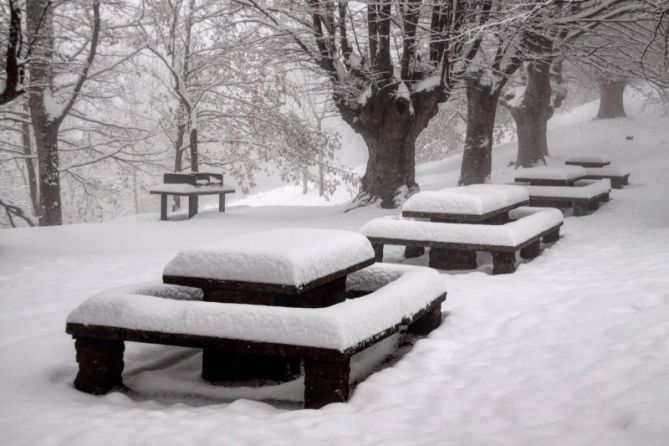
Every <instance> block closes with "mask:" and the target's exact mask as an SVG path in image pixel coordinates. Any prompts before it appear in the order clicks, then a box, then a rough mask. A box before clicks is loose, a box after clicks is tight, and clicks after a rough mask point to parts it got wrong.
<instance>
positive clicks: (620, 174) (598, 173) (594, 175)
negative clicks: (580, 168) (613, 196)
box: [585, 167, 630, 189]
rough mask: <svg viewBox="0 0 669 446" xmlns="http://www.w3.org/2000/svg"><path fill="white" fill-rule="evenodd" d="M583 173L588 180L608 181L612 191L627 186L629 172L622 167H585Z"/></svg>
mask: <svg viewBox="0 0 669 446" xmlns="http://www.w3.org/2000/svg"><path fill="white" fill-rule="evenodd" d="M585 172H586V175H585V178H586V179H588V180H602V179H608V180H610V181H611V187H612V188H614V189H622V188H623V186H626V185H628V184H629V177H630V172H629V170H627V169H625V168H623V167H586V168H585Z"/></svg>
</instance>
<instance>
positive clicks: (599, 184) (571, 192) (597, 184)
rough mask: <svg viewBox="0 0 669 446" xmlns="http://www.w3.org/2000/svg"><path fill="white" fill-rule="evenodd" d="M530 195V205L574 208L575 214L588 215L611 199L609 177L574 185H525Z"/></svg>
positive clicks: (578, 182) (582, 181)
mask: <svg viewBox="0 0 669 446" xmlns="http://www.w3.org/2000/svg"><path fill="white" fill-rule="evenodd" d="M523 187H524V188H525V189H526V190H527V192H528V194H529V196H530V206H548V207H559V208H573V210H574V216H577V217H580V216H584V215H588V214H590V213H591V212H593V211H596V210H597V209H599V206H600V203H605V202H607V201H609V193H610V192H611V182H610V180H608V179H600V180H580V181H577V182H576V183H574V185H573V186H531V185H527V186H523Z"/></svg>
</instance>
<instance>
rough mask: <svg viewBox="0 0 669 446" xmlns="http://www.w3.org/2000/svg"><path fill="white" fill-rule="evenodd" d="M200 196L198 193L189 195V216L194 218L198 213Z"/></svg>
mask: <svg viewBox="0 0 669 446" xmlns="http://www.w3.org/2000/svg"><path fill="white" fill-rule="evenodd" d="M198 202H199V197H198V196H197V195H189V196H188V218H193V217H194V216H195V215H196V214H197V208H198Z"/></svg>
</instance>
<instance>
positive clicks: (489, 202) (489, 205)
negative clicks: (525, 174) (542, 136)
mask: <svg viewBox="0 0 669 446" xmlns="http://www.w3.org/2000/svg"><path fill="white" fill-rule="evenodd" d="M528 200H529V196H528V195H527V191H526V190H525V189H523V188H522V187H520V186H513V185H503V184H476V185H470V186H464V187H451V188H446V189H441V190H439V191H426V192H418V193H417V194H414V195H412V196H411V197H410V198H409V199H408V200H407V201H406V202H405V203H404V206H402V211H403V212H404V211H409V212H430V213H444V214H464V215H483V214H487V213H488V212H493V211H496V210H498V209H501V208H505V207H508V206H512V205H515V204H518V203H523V202H527V201H528Z"/></svg>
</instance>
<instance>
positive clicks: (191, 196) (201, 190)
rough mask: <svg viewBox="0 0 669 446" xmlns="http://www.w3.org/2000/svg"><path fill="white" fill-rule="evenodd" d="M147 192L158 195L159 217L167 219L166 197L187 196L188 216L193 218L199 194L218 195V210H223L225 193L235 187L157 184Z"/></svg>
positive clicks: (228, 192) (223, 185) (233, 191)
mask: <svg viewBox="0 0 669 446" xmlns="http://www.w3.org/2000/svg"><path fill="white" fill-rule="evenodd" d="M149 193H151V194H156V195H160V219H161V220H167V197H168V196H169V195H172V196H180V197H188V218H193V217H194V216H195V215H196V214H197V211H198V203H199V196H200V195H218V212H225V194H233V193H235V189H233V188H232V187H230V186H227V185H225V184H212V185H201V186H194V185H192V184H159V185H157V186H154V187H152V188H151V189H150V190H149Z"/></svg>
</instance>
